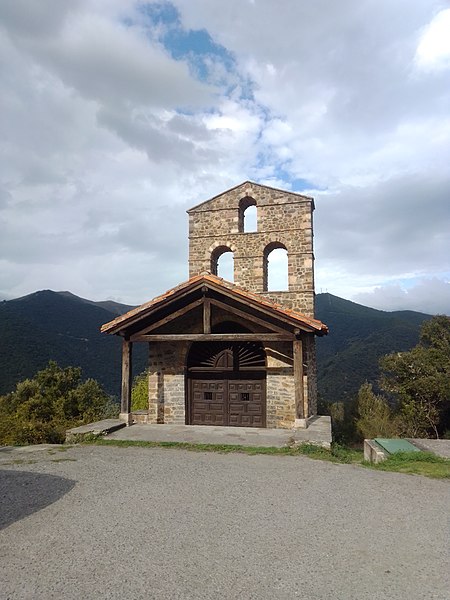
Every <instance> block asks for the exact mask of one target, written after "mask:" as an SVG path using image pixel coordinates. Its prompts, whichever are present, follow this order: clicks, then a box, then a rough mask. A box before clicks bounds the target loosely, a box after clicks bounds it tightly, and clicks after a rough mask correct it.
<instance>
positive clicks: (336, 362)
mask: <svg viewBox="0 0 450 600" xmlns="http://www.w3.org/2000/svg"><path fill="white" fill-rule="evenodd" d="M130 308H131V307H130V306H127V305H123V304H119V303H116V302H112V301H105V302H93V301H91V300H86V299H85V298H79V297H78V296H75V295H74V294H71V293H70V292H52V291H49V290H44V291H40V292H35V293H34V294H30V295H29V296H24V297H23V298H17V299H15V300H9V301H3V302H0V335H1V344H0V394H3V393H6V392H8V391H11V390H12V389H13V388H14V386H15V384H16V383H17V382H18V381H20V380H21V379H24V378H25V377H30V376H32V375H33V374H34V373H35V372H36V371H37V370H38V369H40V368H43V367H44V366H45V365H46V364H47V363H48V361H49V360H50V359H53V360H56V361H57V362H58V363H59V364H60V365H61V366H67V365H74V366H80V367H81V368H82V369H83V373H84V375H85V376H86V377H93V378H95V379H97V380H98V381H100V382H101V383H102V384H103V385H104V387H105V389H106V390H107V391H108V392H109V393H110V394H112V395H115V396H118V395H119V391H120V373H121V369H120V362H121V356H120V355H121V348H120V339H119V338H118V337H116V336H108V335H103V334H101V333H100V331H99V328H100V325H102V324H103V323H106V322H107V321H110V320H112V319H114V318H115V317H116V316H117V315H118V314H121V313H123V312H126V311H127V310H129V309H130ZM316 312H317V317H318V318H319V319H321V320H322V321H323V322H324V323H326V324H327V325H328V326H329V328H330V333H329V335H328V336H326V337H325V338H319V339H318V340H317V357H318V358H317V360H318V375H319V380H318V387H319V393H320V395H321V397H322V399H323V400H326V401H329V402H333V401H336V400H346V399H348V398H350V397H352V396H353V395H354V394H355V393H356V392H357V391H358V389H359V386H360V385H361V383H363V382H364V381H365V380H368V381H372V382H375V381H376V379H377V377H378V359H379V357H380V356H382V355H384V354H387V353H389V352H393V351H401V350H407V349H409V348H411V347H412V346H414V345H415V344H416V343H417V341H418V334H419V329H420V325H421V324H422V323H423V321H424V320H425V319H427V318H429V316H428V315H425V314H421V313H417V312H412V311H398V312H390V313H389V312H384V311H380V310H375V309H373V308H368V307H366V306H361V305H360V304H355V303H354V302H350V301H348V300H344V299H342V298H338V297H337V296H333V295H331V294H319V295H318V296H317V298H316ZM146 354H147V348H146V345H145V344H136V347H135V351H134V360H133V365H134V372H135V374H137V373H139V372H141V371H142V370H143V369H144V368H145V365H146Z"/></svg>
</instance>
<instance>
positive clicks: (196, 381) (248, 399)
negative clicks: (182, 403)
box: [188, 374, 266, 427]
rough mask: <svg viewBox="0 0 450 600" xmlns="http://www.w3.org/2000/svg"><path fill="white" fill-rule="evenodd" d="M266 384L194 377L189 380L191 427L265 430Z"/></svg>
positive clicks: (262, 382)
mask: <svg viewBox="0 0 450 600" xmlns="http://www.w3.org/2000/svg"><path fill="white" fill-rule="evenodd" d="M224 375H225V374H224ZM216 377H217V375H216ZM265 384H266V381H265V379H264V378H261V379H240V378H239V379H228V378H223V379H222V378H215V379H206V378H204V376H203V378H195V376H194V378H192V379H190V380H189V396H188V411H189V423H190V424H191V425H217V426H231V427H265V426H266V393H265V392H266V385H265Z"/></svg>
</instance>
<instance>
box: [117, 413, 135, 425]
mask: <svg viewBox="0 0 450 600" xmlns="http://www.w3.org/2000/svg"><path fill="white" fill-rule="evenodd" d="M119 419H120V420H121V421H125V423H126V424H127V427H128V426H129V425H132V424H133V415H132V414H131V413H120V414H119Z"/></svg>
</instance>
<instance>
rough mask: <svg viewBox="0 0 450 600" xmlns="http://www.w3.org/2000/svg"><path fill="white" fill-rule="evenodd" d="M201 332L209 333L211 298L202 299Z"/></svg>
mask: <svg viewBox="0 0 450 600" xmlns="http://www.w3.org/2000/svg"><path fill="white" fill-rule="evenodd" d="M203 333H211V300H210V299H209V298H205V299H204V301H203Z"/></svg>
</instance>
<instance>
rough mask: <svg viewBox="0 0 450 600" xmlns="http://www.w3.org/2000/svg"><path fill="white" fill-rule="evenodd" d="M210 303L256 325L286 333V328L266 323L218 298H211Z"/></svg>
mask: <svg viewBox="0 0 450 600" xmlns="http://www.w3.org/2000/svg"><path fill="white" fill-rule="evenodd" d="M211 304H214V306H217V307H218V308H222V309H223V310H226V311H227V312H231V313H234V314H235V315H238V317H242V318H243V319H248V320H249V321H253V323H257V324H258V325H262V326H263V327H267V329H271V330H272V331H276V332H277V333H288V332H287V331H286V329H282V328H281V327H277V326H276V325H272V324H271V323H267V322H266V321H264V319H259V318H258V317H254V316H253V315H249V314H248V313H246V312H245V311H243V310H240V309H239V308H234V306H229V305H228V304H225V302H220V300H211Z"/></svg>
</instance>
